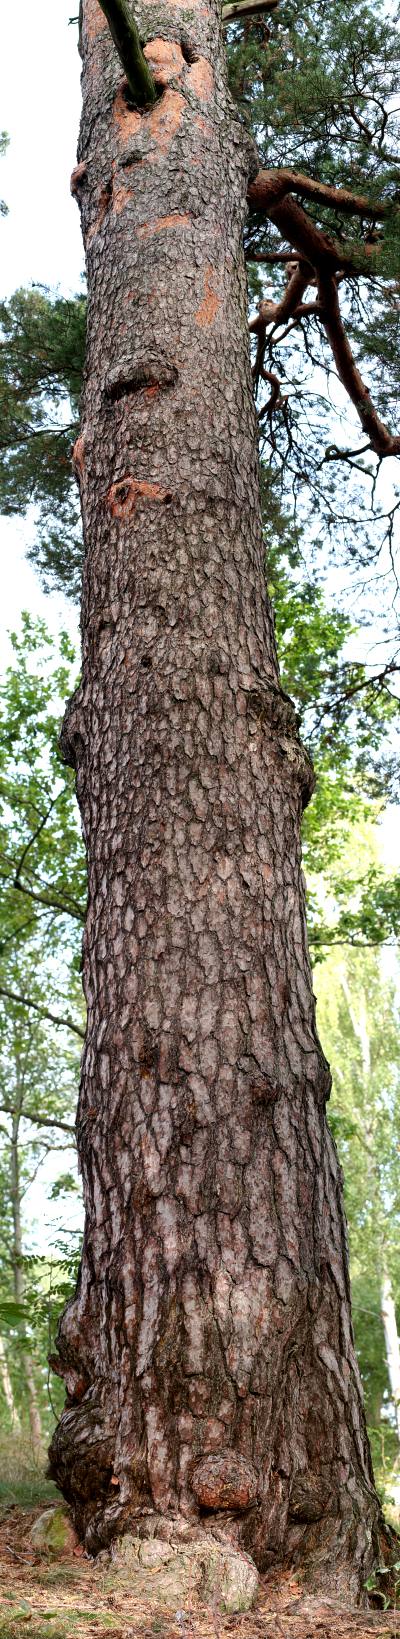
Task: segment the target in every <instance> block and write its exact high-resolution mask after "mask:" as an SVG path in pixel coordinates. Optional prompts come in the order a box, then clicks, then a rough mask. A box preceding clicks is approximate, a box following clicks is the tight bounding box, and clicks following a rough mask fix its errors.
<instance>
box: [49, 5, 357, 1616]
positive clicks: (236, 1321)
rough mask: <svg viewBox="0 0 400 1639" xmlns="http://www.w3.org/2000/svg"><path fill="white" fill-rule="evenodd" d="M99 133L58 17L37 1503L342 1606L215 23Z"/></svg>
mask: <svg viewBox="0 0 400 1639" xmlns="http://www.w3.org/2000/svg"><path fill="white" fill-rule="evenodd" d="M138 20H139V23H140V32H141V38H144V39H146V38H147V40H148V41H149V42H151V44H148V45H147V46H146V56H147V59H148V61H149V63H150V66H151V67H152V69H153V72H154V74H155V78H156V80H157V82H158V87H159V89H160V90H161V91H162V94H161V96H160V98H159V100H158V101H157V104H156V107H155V109H154V110H152V111H150V112H148V113H145V114H143V115H142V116H141V115H139V114H138V113H137V112H136V111H132V110H131V109H130V108H129V105H128V103H127V100H126V98H125V94H124V83H123V81H122V79H121V70H120V67H119V63H118V59H117V56H116V54H115V52H114V50H113V47H112V45H111V42H110V38H109V35H108V31H107V27H106V24H105V20H104V17H103V15H102V13H101V11H100V8H99V6H98V4H97V0H85V4H84V8H83V26H82V51H83V96H84V102H83V117H82V128H81V139H80V151H79V164H78V167H77V170H76V172H75V173H74V178H73V188H74V190H75V191H76V192H77V194H78V196H79V198H80V201H81V205H82V217H83V230H84V237H85V244H86V250H87V261H88V276H89V330H88V353H87V369H86V386H85V396H84V415H83V426H82V432H81V436H80V438H79V440H78V444H77V446H76V447H75V463H76V468H77V472H78V474H79V478H80V485H81V495H82V506H83V519H84V531H85V542H86V563H85V578H84V594H83V680H82V685H81V687H80V689H79V692H78V694H77V695H76V696H75V697H74V700H73V701H72V703H71V706H70V708H69V711H68V714H67V719H66V722H65V725H64V734H63V743H64V751H65V755H66V756H67V757H69V759H70V760H71V761H72V762H73V763H74V764H75V765H76V770H77V789H78V796H79V802H80V806H81V811H82V817H83V824H84V830H85V837H86V842H87V850H88V864H89V909H88V920H87V927H86V935H85V942H84V982H85V992H86V997H87V1004H88V1028H87V1039H86V1046H85V1050H84V1056H83V1073H82V1086H81V1095H80V1103H79V1111H78V1139H79V1150H80V1158H81V1165H82V1173H83V1180H84V1190H85V1202H86V1229H85V1239H84V1249H83V1257H82V1266H81V1273H80V1279H79V1283H78V1289H77V1293H76V1296H75V1298H74V1300H73V1301H72V1303H71V1304H70V1305H69V1307H68V1308H67V1310H66V1312H65V1314H64V1316H63V1319H62V1322H61V1325H60V1330H59V1338H58V1349H59V1358H58V1368H57V1369H58V1370H59V1372H60V1374H61V1375H62V1376H63V1378H64V1380H65V1384H66V1388H67V1396H68V1398H67V1405H66V1409H65V1412H64V1414H63V1416H62V1419H61V1422H60V1424H59V1426H58V1429H57V1431H56V1433H55V1436H54V1439H53V1443H52V1452H51V1464H52V1472H53V1474H54V1476H55V1477H56V1479H57V1480H58V1483H59V1484H60V1486H61V1487H62V1489H63V1491H64V1493H65V1495H66V1496H67V1497H68V1499H69V1500H70V1501H71V1503H72V1505H73V1508H74V1512H75V1517H76V1520H77V1523H78V1526H79V1528H80V1530H81V1532H82V1533H83V1535H84V1537H85V1541H86V1544H87V1546H88V1548H90V1549H91V1551H93V1550H94V1551H96V1550H97V1549H98V1548H100V1547H101V1546H102V1545H103V1544H105V1543H108V1542H109V1541H110V1540H111V1538H112V1537H113V1536H115V1535H116V1534H117V1533H118V1532H120V1531H121V1530H122V1531H123V1530H127V1529H129V1528H130V1527H134V1529H135V1531H138V1530H139V1531H144V1532H145V1531H146V1529H154V1526H155V1525H156V1527H157V1530H162V1528H163V1527H165V1518H166V1517H168V1519H169V1520H170V1522H171V1521H175V1526H176V1529H178V1528H179V1524H180V1523H182V1520H183V1519H184V1520H186V1522H191V1523H192V1524H193V1526H194V1527H195V1528H198V1529H201V1527H202V1523H204V1521H206V1523H207V1524H208V1525H209V1524H210V1521H211V1523H212V1524H213V1525H214V1526H218V1527H219V1528H220V1529H221V1530H222V1529H223V1530H225V1531H227V1532H228V1533H230V1534H231V1535H232V1536H233V1537H234V1538H236V1540H238V1541H239V1542H240V1543H242V1544H244V1545H245V1546H246V1547H247V1548H248V1549H249V1551H250V1552H251V1553H253V1554H254V1557H255V1559H256V1560H257V1563H258V1564H259V1565H260V1566H266V1565H268V1564H271V1563H273V1562H275V1561H277V1560H282V1559H285V1560H287V1561H288V1560H295V1561H296V1563H299V1564H302V1563H304V1564H306V1563H312V1562H313V1558H315V1559H316V1560H318V1569H317V1570H316V1569H315V1568H314V1572H313V1574H314V1576H315V1577H316V1579H317V1580H319V1582H320V1584H321V1583H324V1582H325V1585H326V1583H327V1582H329V1580H330V1579H331V1580H332V1581H334V1584H335V1587H336V1589H338V1590H340V1588H341V1587H342V1589H343V1590H344V1589H345V1590H346V1593H347V1592H348V1589H349V1587H350V1588H351V1589H352V1591H353V1593H355V1594H358V1592H359V1589H360V1586H361V1585H362V1581H363V1578H364V1576H365V1575H366V1574H367V1572H368V1570H369V1568H370V1565H371V1562H372V1559H373V1555H374V1541H375V1538H376V1529H377V1522H378V1521H379V1506H378V1503H377V1499H376V1496H375V1493H374V1490H373V1483H372V1475H371V1468H370V1459H369V1452H368V1446H367V1441H366V1435H365V1427H364V1413H363V1406H362V1397H361V1389H360V1383H359V1377H358V1371H357V1365H356V1361H355V1356H354V1350H353V1342H352V1333H351V1322H350V1306H349V1288H348V1275H347V1250H346V1236H345V1225H344V1220H343V1212H342V1205H341V1181H340V1172H339V1168H338V1163H337V1158H336V1153H335V1149H334V1146H333V1143H332V1140H331V1138H330V1136H329V1132H328V1130H327V1127H326V1122H325V1100H326V1096H327V1093H328V1090H329V1074H328V1068H327V1065H326V1063H325V1061H324V1058H323V1055H322V1053H321V1050H320V1047H319V1044H318V1040H317V1037H316V1032H315V1020H314V1002H313V995H312V987H311V979H310V972H309V965H308V955H307V946H306V934H305V923H304V903H303V888H302V883H301V875H300V845H299V827H300V815H301V809H302V806H303V804H304V801H306V800H307V798H308V796H309V794H310V789H311V771H310V767H309V764H308V761H307V758H306V755H305V753H304V752H303V750H302V748H301V746H300V744H299V741H298V736H297V730H296V723H295V718H294V713H293V709H292V707H291V704H290V702H289V701H288V700H287V699H286V697H285V696H284V695H283V694H282V693H281V691H280V688H279V679H278V673H277V664H276V655H275V645H274V637H273V627H272V620H271V615H270V612H269V610H268V608H267V605H266V601H265V586H264V563H263V542H262V533H261V522H260V510H259V497H258V476H257V460H256V430H255V416H254V408H253V403H252V392H251V376H250V365H249V356H248V340H247V319H246V290H245V280H244V268H243V260H242V250H241V234H242V222H243V213H244V205H245V198H246V187H247V180H248V171H249V164H250V165H251V162H252V155H251V153H250V152H249V148H248V143H247V138H246V137H245V134H244V132H243V130H242V128H241V126H240V125H239V123H238V121H237V117H236V115H235V112H234V110H233V108H232V106H231V104H230V102H229V98H228V95H227V91H226V83H225V74H224V62H223V51H222V47H221V40H220V31H219V22H218V16H217V7H216V5H215V4H214V0H192V4H191V5H189V6H188V7H185V9H182V6H181V5H180V4H179V3H178V0H175V4H171V5H170V6H166V5H164V6H163V7H162V8H161V7H158V6H157V5H149V4H148V3H147V0H145V3H143V6H142V13H141V17H140V18H139V19H138Z"/></svg>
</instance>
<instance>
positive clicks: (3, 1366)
mask: <svg viewBox="0 0 400 1639" xmlns="http://www.w3.org/2000/svg"><path fill="white" fill-rule="evenodd" d="M0 1378H1V1385H2V1389H3V1394H4V1398H5V1402H6V1406H7V1407H8V1410H9V1413H10V1417H11V1423H12V1427H13V1429H14V1432H17V1433H19V1432H20V1428H21V1424H20V1420H19V1413H18V1411H17V1407H16V1404H15V1400H14V1394H13V1386H12V1382H11V1377H10V1373H9V1370H8V1364H7V1355H6V1351H5V1348H4V1343H3V1338H2V1337H1V1336H0Z"/></svg>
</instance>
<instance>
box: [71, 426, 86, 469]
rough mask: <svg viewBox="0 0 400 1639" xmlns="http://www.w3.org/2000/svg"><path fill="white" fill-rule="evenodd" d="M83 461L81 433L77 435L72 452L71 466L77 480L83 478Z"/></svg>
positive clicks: (83, 450)
mask: <svg viewBox="0 0 400 1639" xmlns="http://www.w3.org/2000/svg"><path fill="white" fill-rule="evenodd" d="M84 459H85V439H84V436H83V433H79V435H78V438H76V439H75V444H74V447H73V451H72V465H73V469H74V472H75V473H76V476H77V478H82V476H83V463H84Z"/></svg>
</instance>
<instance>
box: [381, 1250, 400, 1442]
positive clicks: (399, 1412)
mask: <svg viewBox="0 0 400 1639" xmlns="http://www.w3.org/2000/svg"><path fill="white" fill-rule="evenodd" d="M381 1315H382V1325H383V1330H384V1335H385V1350H386V1364H387V1369H388V1378H389V1383H390V1392H391V1396H392V1400H393V1405H394V1412H395V1418H396V1428H397V1438H398V1441H399V1445H400V1344H399V1334H398V1330H397V1320H396V1309H395V1304H394V1297H393V1287H392V1282H391V1279H390V1275H389V1271H388V1269H387V1267H386V1264H384V1266H383V1270H382V1277H381Z"/></svg>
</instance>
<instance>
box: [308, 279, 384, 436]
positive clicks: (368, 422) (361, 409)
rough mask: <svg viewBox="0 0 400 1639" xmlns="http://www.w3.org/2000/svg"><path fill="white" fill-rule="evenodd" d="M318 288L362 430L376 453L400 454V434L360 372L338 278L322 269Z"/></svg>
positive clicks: (339, 367) (336, 356)
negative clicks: (386, 421) (390, 425)
mask: <svg viewBox="0 0 400 1639" xmlns="http://www.w3.org/2000/svg"><path fill="white" fill-rule="evenodd" d="M318 289H319V296H320V301H321V304H322V307H323V310H324V311H323V315H322V321H323V324H324V326H325V330H326V334H327V337H328V341H329V342H330V345H331V348H332V353H333V357H334V360H335V364H336V369H337V372H338V375H339V376H340V380H341V382H342V384H343V387H345V388H346V392H347V393H348V395H349V398H350V399H351V402H352V404H354V407H355V409H356V411H357V415H358V417H359V420H360V421H361V426H362V429H363V432H364V433H366V436H367V438H369V441H370V445H371V449H373V450H375V454H376V455H380V456H385V455H399V454H400V436H397V437H395V438H394V437H393V436H392V434H391V433H390V432H389V429H388V427H385V424H384V422H383V421H381V420H380V416H379V415H378V412H377V410H375V408H374V405H373V403H372V399H371V397H370V393H369V390H368V387H366V385H365V382H364V381H363V379H362V376H361V375H360V371H359V369H358V366H357V364H356V361H355V358H354V355H353V353H352V350H351V347H350V342H349V339H348V336H347V335H346V331H345V327H344V324H343V320H342V317H341V313H340V306H339V297H338V292H337V285H336V279H335V278H334V277H333V276H332V274H330V273H327V272H325V271H323V270H322V269H321V271H320V272H319V274H318Z"/></svg>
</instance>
